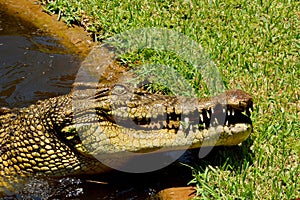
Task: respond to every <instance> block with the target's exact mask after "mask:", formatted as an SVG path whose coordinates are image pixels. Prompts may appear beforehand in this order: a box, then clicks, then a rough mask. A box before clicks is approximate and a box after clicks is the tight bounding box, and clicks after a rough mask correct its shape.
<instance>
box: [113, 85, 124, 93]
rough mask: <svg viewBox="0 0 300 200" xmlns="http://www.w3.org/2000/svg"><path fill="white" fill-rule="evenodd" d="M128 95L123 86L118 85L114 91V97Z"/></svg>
mask: <svg viewBox="0 0 300 200" xmlns="http://www.w3.org/2000/svg"><path fill="white" fill-rule="evenodd" d="M126 93H127V88H126V87H125V86H123V85H119V84H116V85H115V86H114V88H113V90H112V94H114V95H124V94H126Z"/></svg>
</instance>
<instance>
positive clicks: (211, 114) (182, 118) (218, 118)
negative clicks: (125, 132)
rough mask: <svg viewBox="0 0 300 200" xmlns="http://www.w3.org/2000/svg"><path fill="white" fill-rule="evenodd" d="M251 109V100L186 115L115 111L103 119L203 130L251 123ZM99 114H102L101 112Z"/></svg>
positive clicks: (125, 124)
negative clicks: (119, 113)
mask: <svg viewBox="0 0 300 200" xmlns="http://www.w3.org/2000/svg"><path fill="white" fill-rule="evenodd" d="M252 110H253V104H252V102H249V103H248V105H247V106H243V107H242V106H240V107H233V106H230V105H226V106H223V105H221V104H217V105H216V106H215V107H212V108H208V109H202V110H201V111H198V110H195V111H193V112H191V113H189V114H188V115H183V114H176V112H175V111H173V112H167V111H165V112H164V113H163V114H157V113H151V112H149V113H147V114H145V115H144V117H136V116H130V115H129V114H128V115H127V116H126V115H124V114H123V115H118V114H114V113H117V112H110V113H109V114H108V113H106V114H105V116H106V117H105V120H108V121H110V122H111V123H114V124H117V125H119V126H122V127H125V128H131V129H136V130H145V131H147V130H160V129H167V130H175V133H176V132H177V131H178V130H195V129H198V130H203V129H207V128H209V127H216V126H219V125H222V126H228V127H230V126H233V125H235V124H238V123H244V124H252V122H251V119H250V116H251V112H252ZM127 111H128V110H127ZM127 111H126V112H127ZM129 112H130V111H129ZM154 112H155V111H154ZM123 113H124V112H123ZM101 114H102V116H103V113H101ZM124 116H125V117H124Z"/></svg>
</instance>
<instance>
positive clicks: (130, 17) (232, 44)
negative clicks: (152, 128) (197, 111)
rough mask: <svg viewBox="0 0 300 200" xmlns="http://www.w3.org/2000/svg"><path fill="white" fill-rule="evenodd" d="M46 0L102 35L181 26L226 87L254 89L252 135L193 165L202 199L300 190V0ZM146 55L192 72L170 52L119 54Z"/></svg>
mask: <svg viewBox="0 0 300 200" xmlns="http://www.w3.org/2000/svg"><path fill="white" fill-rule="evenodd" d="M43 2H44V3H45V10H46V11H48V12H50V13H56V14H58V16H59V17H58V18H60V19H62V20H65V21H66V23H68V24H74V23H75V24H81V25H82V26H84V27H85V28H86V30H87V31H88V32H90V33H91V35H92V36H93V37H94V39H95V40H99V41H102V40H104V39H106V38H108V37H110V36H113V35H114V34H116V33H121V32H123V31H126V30H129V29H133V28H138V27H166V28H170V29H173V30H176V31H178V32H180V33H183V34H185V35H187V36H188V37H190V38H191V39H193V40H195V41H197V42H198V43H200V44H201V45H202V46H203V47H204V49H205V50H206V52H207V53H208V54H209V55H210V56H211V58H212V60H213V61H214V62H215V63H216V64H217V66H218V68H219V70H220V72H221V73H222V76H223V81H224V83H225V85H226V87H227V88H241V89H243V90H245V91H247V92H249V93H250V94H252V95H253V97H254V101H255V109H254V112H253V116H252V120H253V124H254V132H253V134H252V135H251V137H250V139H249V140H248V141H247V142H246V143H245V144H243V146H242V147H235V148H225V149H221V150H219V151H216V153H215V155H213V156H210V157H208V158H205V159H204V160H203V161H202V162H201V163H195V166H193V170H192V171H193V175H194V179H193V180H192V183H194V184H196V185H197V195H198V198H199V199H295V198H299V197H300V181H299V177H300V173H299V172H300V169H299V168H300V166H299V160H300V158H299V155H300V61H299V54H300V2H299V1H296V0H291V1H283V0H282V1H279V0H275V1H268V0H266V1H241V0H239V1H230V0H227V1H217V0H215V1H214V0H210V1H193V0H185V1H176V2H172V1H167V2H165V1H156V2H154V1H134V2H128V1H114V0H112V1H102V0H81V1H78V0H77V1H75V0H56V1H50V0H48V1H47V2H46V0H43ZM149 52H150V53H149ZM149 54H150V56H149ZM145 58H147V59H148V60H157V61H158V62H157V63H162V64H165V65H169V64H170V65H176V66H186V67H182V68H181V69H180V70H181V72H180V73H183V74H185V75H184V76H185V77H187V78H189V77H190V76H191V75H195V74H194V73H192V72H191V71H190V70H189V69H190V68H189V64H188V63H184V61H180V60H177V61H176V56H173V55H169V54H168V53H166V54H162V55H156V53H155V52H152V51H151V50H148V51H144V52H141V53H140V54H135V53H132V54H131V55H126V56H124V57H123V61H122V62H123V64H126V65H134V64H135V63H138V61H141V60H144V59H145ZM174 60H175V63H174ZM190 78H191V81H190V82H191V84H192V85H193V87H194V88H200V89H199V90H200V91H201V90H204V89H205V88H203V86H202V85H201V80H200V81H199V79H198V78H195V79H194V78H193V77H190ZM199 93H201V92H199Z"/></svg>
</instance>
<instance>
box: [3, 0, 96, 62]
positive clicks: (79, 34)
mask: <svg viewBox="0 0 300 200" xmlns="http://www.w3.org/2000/svg"><path fill="white" fill-rule="evenodd" d="M0 4H1V6H2V7H4V8H5V10H6V12H7V13H8V14H10V15H12V16H15V17H16V18H20V19H22V20H24V21H27V22H28V23H30V24H32V26H35V27H36V28H38V29H39V30H41V31H42V32H45V33H47V34H49V35H50V36H52V37H56V38H58V39H59V41H60V43H61V44H62V45H63V46H65V47H66V48H68V49H69V50H70V51H71V52H73V53H75V54H77V55H79V56H81V57H85V56H86V55H87V54H88V53H89V52H90V50H91V48H92V46H93V45H94V44H95V43H94V42H92V40H91V38H90V37H89V35H88V34H87V32H85V30H84V29H83V28H82V27H78V26H73V27H68V26H67V25H66V24H65V23H64V22H61V21H57V16H50V15H48V14H47V13H45V12H42V10H43V9H42V6H41V5H40V3H39V2H38V1H34V0H18V1H14V0H0Z"/></svg>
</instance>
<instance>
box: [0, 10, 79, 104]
mask: <svg viewBox="0 0 300 200" xmlns="http://www.w3.org/2000/svg"><path fill="white" fill-rule="evenodd" d="M79 66H80V59H79V58H78V57H76V56H74V55H71V54H70V53H69V52H68V50H67V49H65V48H64V47H63V46H61V45H60V44H59V43H58V41H57V39H55V38H51V37H48V36H45V35H43V34H42V32H41V31H40V30H39V29H37V28H35V27H33V26H31V25H30V23H27V22H25V21H22V20H21V19H18V18H15V17H13V16H11V15H8V14H6V13H5V12H3V10H2V11H0V105H1V106H6V107H23V106H26V105H28V104H30V103H32V102H35V101H37V100H38V99H45V98H49V97H53V96H57V95H60V94H65V93H68V92H69V91H70V88H71V85H72V82H73V79H74V76H75V74H76V72H77V70H78V68H79Z"/></svg>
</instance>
